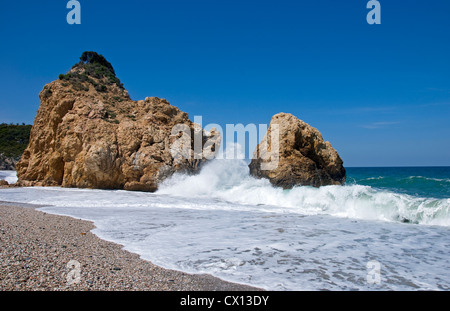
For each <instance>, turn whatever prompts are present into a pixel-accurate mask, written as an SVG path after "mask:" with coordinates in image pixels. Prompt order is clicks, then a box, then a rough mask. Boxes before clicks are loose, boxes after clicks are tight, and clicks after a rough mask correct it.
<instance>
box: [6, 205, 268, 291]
mask: <svg viewBox="0 0 450 311" xmlns="http://www.w3.org/2000/svg"><path fill="white" fill-rule="evenodd" d="M93 228H94V225H93V223H92V222H89V221H84V220H79V219H75V218H71V217H66V216H58V215H51V214H47V213H44V212H41V211H38V210H36V206H30V205H21V206H18V204H15V203H14V204H12V203H7V202H0V291H237V290H239V291H251V290H259V289H258V288H254V287H250V286H246V285H241V284H235V283H230V282H226V281H223V280H221V279H218V278H216V277H213V276H210V275H206V274H195V275H194V274H187V273H184V272H180V271H174V270H168V269H164V268H161V267H159V266H156V265H154V264H152V263H151V262H149V261H146V260H143V259H141V258H140V257H139V255H137V254H133V253H130V252H128V251H125V250H123V249H122V246H121V245H119V244H116V243H112V242H108V241H104V240H101V239H100V238H98V237H97V236H96V235H94V234H93V233H91V232H90V230H92V229H93Z"/></svg>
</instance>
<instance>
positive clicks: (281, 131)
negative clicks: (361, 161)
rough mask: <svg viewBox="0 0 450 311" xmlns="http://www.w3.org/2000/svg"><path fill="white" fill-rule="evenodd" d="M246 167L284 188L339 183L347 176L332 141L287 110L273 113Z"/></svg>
mask: <svg viewBox="0 0 450 311" xmlns="http://www.w3.org/2000/svg"><path fill="white" fill-rule="evenodd" d="M276 138H279V139H276ZM249 167H250V174H251V175H253V176H256V177H260V178H261V177H263V178H268V179H269V180H270V182H271V183H272V184H273V185H275V186H280V187H283V188H285V189H288V188H292V187H294V186H299V185H307V186H314V187H319V186H325V185H342V184H344V183H345V179H346V172H345V168H344V166H343V161H342V159H341V158H340V156H339V154H338V153H337V152H336V150H335V149H333V147H332V146H331V144H330V143H329V142H325V141H324V140H323V138H322V135H321V134H320V132H319V131H318V130H317V129H315V128H314V127H312V126H310V125H308V124H307V123H305V122H303V121H301V120H299V119H297V118H296V117H295V116H293V115H292V114H288V113H279V114H276V115H274V116H273V117H272V120H271V122H270V125H269V128H268V131H267V133H266V135H265V136H264V138H263V140H262V141H261V143H260V144H259V145H258V146H257V148H256V150H255V152H254V155H253V160H252V161H251V163H250V165H249Z"/></svg>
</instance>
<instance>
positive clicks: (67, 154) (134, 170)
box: [17, 52, 220, 191]
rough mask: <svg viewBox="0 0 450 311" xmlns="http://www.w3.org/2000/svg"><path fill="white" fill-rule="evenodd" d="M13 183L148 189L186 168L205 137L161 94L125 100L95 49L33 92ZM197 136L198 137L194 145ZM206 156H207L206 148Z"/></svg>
mask: <svg viewBox="0 0 450 311" xmlns="http://www.w3.org/2000/svg"><path fill="white" fill-rule="evenodd" d="M39 97H40V99H41V105H40V107H39V110H38V112H37V115H36V118H35V121H34V124H33V127H32V130H31V135H30V143H29V145H28V147H27V148H26V150H25V152H24V153H23V155H22V158H21V160H20V162H19V163H18V164H17V175H18V178H19V181H18V185H22V186H33V185H39V186H63V187H79V188H97V189H125V190H138V191H155V190H156V189H157V188H158V184H159V183H160V182H161V181H162V180H164V179H165V178H167V177H168V176H170V175H172V174H173V173H174V172H176V171H184V172H187V173H194V172H196V171H198V170H199V168H200V166H201V164H202V163H203V162H205V161H206V158H207V156H206V155H205V154H206V153H207V152H209V153H214V151H215V145H213V146H210V147H209V149H208V150H206V151H205V154H203V153H202V151H200V153H199V152H197V153H195V154H194V142H195V138H196V139H197V140H196V141H197V145H198V144H200V146H201V147H202V146H204V145H205V144H206V143H207V142H208V139H209V138H211V137H210V136H214V135H215V137H214V139H215V141H216V142H220V139H217V135H218V133H207V132H205V131H203V129H201V128H200V127H199V126H197V125H195V124H194V123H193V122H191V121H190V120H189V118H188V114H187V113H185V112H183V111H181V110H179V109H178V108H177V107H175V106H172V105H170V104H169V102H167V101H166V100H165V99H160V98H157V97H148V98H146V99H145V100H139V101H132V100H131V99H130V97H129V95H128V92H127V91H126V90H125V89H124V88H123V85H122V83H120V80H119V79H118V78H117V77H116V76H115V72H114V69H113V67H112V66H111V64H110V63H108V62H107V61H106V59H104V57H103V56H101V55H98V54H97V53H95V52H85V53H83V55H82V57H81V61H80V62H79V63H78V64H76V65H75V66H74V67H73V68H72V69H71V70H70V71H69V72H68V73H67V74H65V75H60V77H59V80H56V81H53V82H51V83H49V84H47V85H46V86H45V87H44V89H43V90H42V91H41V93H40V94H39ZM198 141H199V142H200V143H198ZM208 156H209V157H211V154H208Z"/></svg>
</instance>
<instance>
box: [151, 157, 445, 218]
mask: <svg viewBox="0 0 450 311" xmlns="http://www.w3.org/2000/svg"><path fill="white" fill-rule="evenodd" d="M158 194H168V195H172V196H179V197H184V198H214V199H218V200H221V201H226V202H232V203H239V204H246V205H252V206H261V207H260V209H261V210H270V211H274V210H276V211H278V212H283V211H284V212H295V213H300V214H304V215H316V214H328V215H332V216H337V217H348V218H355V219H368V220H384V221H405V222H413V223H418V224H431V225H442V226H450V199H433V198H419V197H414V196H410V195H407V194H400V193H395V192H390V191H386V190H377V189H374V188H372V187H370V186H362V185H347V186H344V187H342V186H325V187H320V188H314V187H295V188H293V189H291V190H283V189H281V188H276V187H273V186H272V185H271V184H270V182H269V181H268V180H267V179H256V178H253V177H251V176H250V175H249V174H248V168H247V163H246V162H245V161H243V160H216V161H212V162H210V163H208V164H207V165H206V166H205V167H204V168H203V170H202V171H201V173H200V174H198V175H194V176H187V175H181V174H176V175H174V176H173V177H172V178H169V179H168V180H166V181H165V182H164V183H163V184H162V185H161V187H160V190H159V191H158Z"/></svg>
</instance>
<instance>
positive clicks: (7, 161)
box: [0, 153, 19, 171]
mask: <svg viewBox="0 0 450 311" xmlns="http://www.w3.org/2000/svg"><path fill="white" fill-rule="evenodd" d="M18 161H19V159H17V158H12V157H5V156H4V155H3V154H1V153H0V171H14V170H15V169H16V164H17V162H18Z"/></svg>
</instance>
